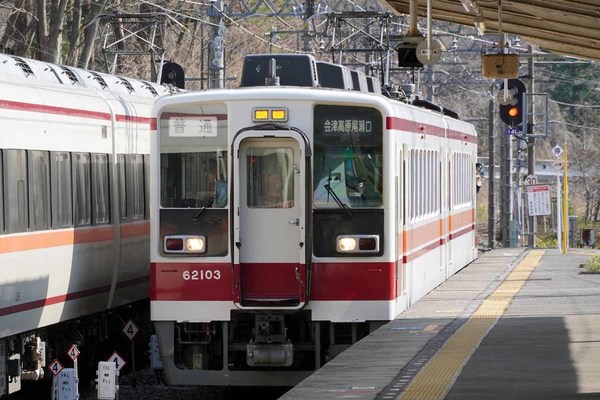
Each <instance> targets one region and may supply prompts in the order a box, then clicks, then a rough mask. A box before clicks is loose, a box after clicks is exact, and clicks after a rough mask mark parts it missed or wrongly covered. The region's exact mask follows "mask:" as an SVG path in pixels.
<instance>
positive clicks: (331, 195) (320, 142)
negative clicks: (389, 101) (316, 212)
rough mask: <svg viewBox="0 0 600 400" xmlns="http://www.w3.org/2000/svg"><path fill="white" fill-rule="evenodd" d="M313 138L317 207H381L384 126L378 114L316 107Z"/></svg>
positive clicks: (354, 109)
mask: <svg viewBox="0 0 600 400" xmlns="http://www.w3.org/2000/svg"><path fill="white" fill-rule="evenodd" d="M314 135H315V151H314V193H313V196H314V205H315V207H319V208H339V207H342V206H343V205H346V206H348V207H351V208H379V207H381V206H382V205H383V155H382V142H383V140H382V137H383V123H382V117H381V114H380V113H379V111H377V110H375V109H372V108H367V107H349V106H330V105H317V106H316V107H315V110H314ZM338 200H339V203H338ZM340 204H342V205H340Z"/></svg>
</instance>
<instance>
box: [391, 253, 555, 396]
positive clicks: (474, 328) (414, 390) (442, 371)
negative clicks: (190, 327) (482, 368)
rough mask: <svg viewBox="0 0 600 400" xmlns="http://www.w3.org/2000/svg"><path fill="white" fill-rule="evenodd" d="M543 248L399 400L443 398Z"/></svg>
mask: <svg viewBox="0 0 600 400" xmlns="http://www.w3.org/2000/svg"><path fill="white" fill-rule="evenodd" d="M543 255H544V250H532V251H531V252H530V253H529V254H528V255H527V256H526V257H525V258H524V259H523V261H521V262H520V263H519V265H518V266H517V267H516V268H515V269H514V270H513V271H512V272H511V273H510V274H509V275H508V276H507V277H506V279H505V280H504V281H503V282H502V283H501V284H500V286H498V288H497V289H496V290H495V291H494V292H493V293H492V294H491V295H490V296H488V298H487V299H485V300H484V301H483V303H482V304H481V305H480V306H479V308H478V309H477V311H475V312H474V313H473V315H472V316H471V317H470V318H469V320H468V321H467V322H466V323H465V324H464V325H463V326H462V327H461V328H460V329H459V330H458V331H456V333H455V334H454V335H452V337H451V338H450V339H448V341H447V342H446V343H445V344H444V346H442V348H441V349H440V350H439V351H438V352H437V353H436V354H435V355H434V356H433V357H432V358H431V360H430V361H429V362H428V363H427V365H425V366H424V367H423V369H422V370H421V371H420V372H419V373H418V374H417V376H416V377H415V378H414V379H413V380H412V382H411V383H410V385H409V386H408V387H407V388H406V390H404V391H403V392H402V394H401V395H400V396H399V397H398V399H400V400H438V399H443V398H444V396H445V395H446V393H448V391H449V390H450V388H451V387H452V385H453V384H454V382H455V380H456V378H457V377H458V375H459V374H460V371H461V370H462V368H463V366H464V365H465V364H466V363H467V361H468V360H469V358H471V355H472V354H473V352H474V351H475V350H476V349H477V347H478V346H479V344H480V343H481V341H482V340H483V338H484V337H485V336H486V335H487V334H488V332H489V331H490V329H492V327H493V326H494V325H495V324H496V322H497V321H498V319H499V318H500V317H501V316H502V315H503V314H504V312H505V311H506V309H507V308H508V306H509V305H510V302H511V301H512V299H513V298H514V296H515V295H516V294H517V293H518V292H519V290H521V288H522V287H523V285H524V284H525V282H526V281H527V279H528V278H529V275H530V274H531V273H532V272H533V270H534V269H535V267H537V265H538V264H539V262H540V259H541V258H542V256H543Z"/></svg>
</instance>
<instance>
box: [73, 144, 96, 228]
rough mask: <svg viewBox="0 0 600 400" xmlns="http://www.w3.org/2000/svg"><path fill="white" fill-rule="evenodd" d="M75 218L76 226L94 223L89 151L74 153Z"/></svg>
mask: <svg viewBox="0 0 600 400" xmlns="http://www.w3.org/2000/svg"><path fill="white" fill-rule="evenodd" d="M72 157H73V164H72V166H73V220H74V222H75V226H86V225H91V223H92V200H91V190H92V184H91V165H90V154H89V153H73V156H72Z"/></svg>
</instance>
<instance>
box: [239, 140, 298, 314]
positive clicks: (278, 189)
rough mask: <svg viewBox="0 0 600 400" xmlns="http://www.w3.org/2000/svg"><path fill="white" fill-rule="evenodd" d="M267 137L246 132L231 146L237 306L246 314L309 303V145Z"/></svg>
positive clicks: (296, 306)
mask: <svg viewBox="0 0 600 400" xmlns="http://www.w3.org/2000/svg"><path fill="white" fill-rule="evenodd" d="M267 133H268V136H267V135H265V132H257V131H247V132H244V133H242V134H241V135H239V136H238V137H237V138H236V140H235V141H234V145H233V146H234V147H233V151H234V153H233V154H234V165H233V168H234V169H233V171H234V173H236V179H238V182H237V183H235V184H234V189H233V190H234V194H233V198H234V205H235V210H234V249H233V251H234V277H235V278H234V279H235V280H236V282H234V287H235V292H236V293H235V300H236V304H237V305H238V306H240V307H247V308H253V307H278V308H300V307H302V306H303V305H304V303H305V302H306V255H305V251H306V249H305V243H306V240H305V237H304V236H305V222H306V221H305V220H306V218H305V215H304V212H305V210H306V207H305V204H304V203H305V198H306V192H305V190H306V189H305V182H306V171H305V170H304V167H305V162H304V161H305V158H304V154H305V145H304V141H303V140H302V139H301V138H300V137H299V136H300V135H298V134H297V133H296V132H290V131H283V132H273V131H268V132H267ZM290 135H292V137H290ZM293 136H298V137H293Z"/></svg>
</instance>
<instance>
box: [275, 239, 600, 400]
mask: <svg viewBox="0 0 600 400" xmlns="http://www.w3.org/2000/svg"><path fill="white" fill-rule="evenodd" d="M593 255H600V251H597V250H589V249H585V250H584V249H581V250H576V249H573V250H569V251H568V254H566V255H562V254H560V252H559V251H558V250H525V249H522V248H520V249H497V250H492V251H489V252H486V253H484V254H482V255H481V256H480V257H479V258H478V259H477V260H476V261H475V262H473V263H472V264H470V265H469V266H467V267H466V268H464V269H463V270H461V271H459V273H457V274H455V275H454V276H453V277H451V278H450V279H448V280H447V281H446V282H444V283H443V284H442V285H440V286H439V287H437V288H436V289H435V290H433V291H432V292H430V293H429V294H427V295H426V296H425V297H424V298H422V299H421V300H419V301H418V302H416V303H415V304H413V305H412V306H411V308H409V309H408V310H407V311H405V312H404V313H402V314H401V315H400V316H399V317H398V318H397V319H395V320H394V321H391V322H389V323H388V324H386V325H384V326H382V327H381V328H379V329H378V330H376V331H375V332H373V333H372V334H370V335H369V336H368V337H366V338H364V339H362V340H361V341H359V342H357V343H356V344H355V345H353V346H352V347H350V348H349V349H347V350H346V351H344V352H343V353H341V354H340V355H339V356H337V357H336V358H335V359H333V360H332V361H330V362H329V363H327V364H326V365H325V366H323V367H322V368H321V369H320V370H318V371H316V372H315V373H314V374H313V375H311V376H310V377H308V378H307V379H305V380H304V381H302V382H301V383H300V384H299V385H297V386H296V387H295V388H293V389H291V390H290V391H288V392H287V393H285V394H284V395H283V396H282V397H281V399H283V400H292V399H293V400H295V399H302V400H307V399H319V400H323V399H386V400H387V399H389V400H391V399H401V400H405V399H427V400H430V399H431V400H433V399H447V400H458V399H461V400H464V399H467V400H470V399H473V400H475V399H477V400H480V399H492V400H494V399H503V400H504V399H544V400H550V399H565V400H566V399H600V274H585V273H584V271H583V269H582V268H580V266H581V264H583V263H585V262H586V261H587V260H588V259H589V258H590V257H591V256H593Z"/></svg>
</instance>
